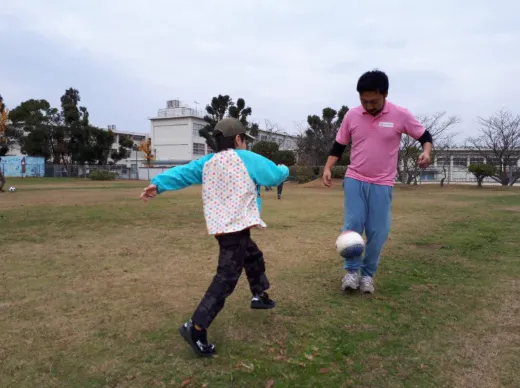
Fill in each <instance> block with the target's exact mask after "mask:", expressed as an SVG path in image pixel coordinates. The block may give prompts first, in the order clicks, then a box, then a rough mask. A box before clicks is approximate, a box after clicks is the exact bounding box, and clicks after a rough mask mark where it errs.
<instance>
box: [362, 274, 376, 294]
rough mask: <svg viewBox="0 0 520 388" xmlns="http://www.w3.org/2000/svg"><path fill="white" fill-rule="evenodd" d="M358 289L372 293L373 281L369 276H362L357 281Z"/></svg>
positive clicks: (364, 292)
mask: <svg viewBox="0 0 520 388" xmlns="http://www.w3.org/2000/svg"><path fill="white" fill-rule="evenodd" d="M359 289H360V291H361V292H362V293H363V294H373V293H374V281H373V280H372V278H371V277H370V276H363V277H362V278H361V281H360V282H359Z"/></svg>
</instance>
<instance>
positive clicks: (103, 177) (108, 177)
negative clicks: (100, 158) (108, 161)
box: [88, 170, 117, 181]
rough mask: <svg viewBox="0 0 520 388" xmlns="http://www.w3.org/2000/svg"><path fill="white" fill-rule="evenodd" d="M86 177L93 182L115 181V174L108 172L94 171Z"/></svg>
mask: <svg viewBox="0 0 520 388" xmlns="http://www.w3.org/2000/svg"><path fill="white" fill-rule="evenodd" d="M88 177H89V178H90V179H91V180H93V181H113V180H115V179H116V177H117V174H116V173H115V172H110V171H104V170H94V171H91V172H90V173H89V174H88Z"/></svg>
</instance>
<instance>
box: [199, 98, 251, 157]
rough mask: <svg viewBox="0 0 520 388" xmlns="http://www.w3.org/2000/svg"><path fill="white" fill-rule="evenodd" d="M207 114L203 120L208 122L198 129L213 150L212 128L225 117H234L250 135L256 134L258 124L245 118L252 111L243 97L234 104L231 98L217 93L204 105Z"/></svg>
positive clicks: (214, 147)
mask: <svg viewBox="0 0 520 388" xmlns="http://www.w3.org/2000/svg"><path fill="white" fill-rule="evenodd" d="M206 112H207V114H206V115H205V116H204V121H206V122H207V123H208V124H207V125H206V126H205V127H204V128H202V129H201V130H200V131H199V134H200V136H201V137H203V138H204V139H206V144H207V145H208V146H209V147H210V148H211V149H213V150H215V149H216V146H215V142H214V139H213V130H214V129H215V125H217V123H218V122H219V121H220V120H222V119H223V118H225V117H234V118H236V119H238V120H240V122H241V123H242V124H243V125H244V126H245V127H246V128H248V129H249V132H250V133H251V136H258V125H257V124H251V127H250V126H249V123H248V121H247V118H248V117H249V116H251V113H252V112H253V111H252V109H251V108H250V107H246V102H245V100H244V99H243V98H239V99H238V100H237V102H236V104H235V102H234V101H233V99H232V98H231V97H230V96H228V95H227V94H226V95H224V96H223V95H221V94H219V95H218V96H217V97H213V98H212V99H211V103H210V104H209V105H207V106H206Z"/></svg>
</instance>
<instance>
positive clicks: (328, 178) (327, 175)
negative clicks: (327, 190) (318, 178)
mask: <svg viewBox="0 0 520 388" xmlns="http://www.w3.org/2000/svg"><path fill="white" fill-rule="evenodd" d="M323 184H324V185H325V186H327V187H330V186H332V172H331V171H330V168H328V167H325V168H324V169H323Z"/></svg>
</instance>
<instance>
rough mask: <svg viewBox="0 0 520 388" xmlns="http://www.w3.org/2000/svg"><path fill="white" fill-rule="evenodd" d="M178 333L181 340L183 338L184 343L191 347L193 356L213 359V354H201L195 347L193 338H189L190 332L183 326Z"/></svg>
mask: <svg viewBox="0 0 520 388" xmlns="http://www.w3.org/2000/svg"><path fill="white" fill-rule="evenodd" d="M179 333H180V335H181V337H182V338H184V341H186V342H187V343H188V345H190V346H191V348H192V349H193V351H194V352H195V354H196V355H197V356H199V357H213V355H214V354H215V352H213V353H204V352H202V351H201V350H200V349H199V347H198V346H197V344H196V343H195V342H193V338H191V333H190V330H189V329H187V328H186V327H185V326H184V325H182V326H181V327H180V328H179Z"/></svg>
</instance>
